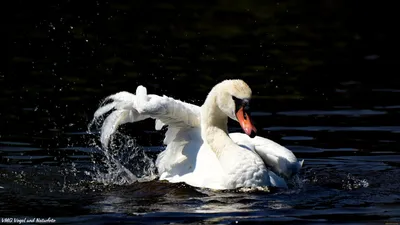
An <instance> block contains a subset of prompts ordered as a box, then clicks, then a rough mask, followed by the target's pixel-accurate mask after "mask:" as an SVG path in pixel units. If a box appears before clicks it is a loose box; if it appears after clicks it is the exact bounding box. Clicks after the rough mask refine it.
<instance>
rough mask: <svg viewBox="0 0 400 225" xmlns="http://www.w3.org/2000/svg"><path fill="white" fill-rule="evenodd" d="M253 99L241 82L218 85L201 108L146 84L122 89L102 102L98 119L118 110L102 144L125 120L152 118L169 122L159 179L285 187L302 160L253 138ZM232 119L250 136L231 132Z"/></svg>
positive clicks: (208, 185)
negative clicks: (132, 89)
mask: <svg viewBox="0 0 400 225" xmlns="http://www.w3.org/2000/svg"><path fill="white" fill-rule="evenodd" d="M250 98H251V89H250V88H249V86H248V85H247V84H246V83H245V82H244V81H242V80H225V81H223V82H221V83H219V84H217V85H216V86H214V88H212V90H211V92H210V93H209V94H208V96H207V98H206V100H205V102H204V104H203V105H202V106H201V107H199V106H196V105H193V104H189V103H185V102H182V101H179V100H175V99H173V98H169V97H167V96H162V97H161V96H158V95H151V94H149V95H148V94H147V90H146V88H145V87H143V86H139V87H138V88H137V90H136V95H134V94H131V93H128V92H120V93H117V94H114V95H111V96H109V97H107V98H106V99H105V101H104V102H106V101H109V100H112V101H111V102H110V103H108V104H105V105H104V104H103V106H101V107H100V108H99V109H98V110H97V111H96V112H95V114H94V117H95V119H98V118H99V117H101V116H102V115H104V114H105V113H107V112H109V111H111V110H112V109H115V110H114V111H113V112H112V113H111V114H109V115H108V116H107V117H106V118H105V120H104V122H103V125H102V128H101V143H102V145H103V147H104V148H107V146H108V143H109V140H110V138H112V135H113V133H114V132H115V131H116V129H117V128H118V126H119V125H121V124H124V123H128V122H137V121H140V120H144V119H147V118H153V119H156V129H157V130H160V129H161V128H162V127H163V126H164V125H167V126H168V130H167V132H166V134H165V139H164V144H165V145H166V149H165V150H164V151H163V152H161V153H160V154H159V155H158V157H157V160H156V166H157V169H158V172H159V175H160V180H167V181H169V182H172V183H177V182H185V183H187V184H189V185H191V186H195V187H204V188H211V189H220V190H221V189H236V188H241V187H250V188H251V187H260V186H261V187H262V186H275V187H282V188H287V184H286V181H285V178H289V177H291V176H292V175H294V174H296V173H297V172H298V171H299V170H300V168H301V167H302V164H303V161H298V160H297V158H296V157H295V155H294V154H293V153H292V152H291V151H290V150H288V149H286V148H285V147H283V146H281V145H279V144H277V143H275V142H273V141H271V140H268V139H266V138H262V137H259V136H255V132H256V129H255V127H254V126H253V124H252V122H251V119H250V115H249V100H250ZM228 117H229V118H231V119H233V120H236V121H238V122H239V123H240V125H241V127H242V128H243V130H244V132H245V133H246V134H243V133H230V134H228V128H227V123H228ZM254 136H255V137H254ZM278 174H279V175H280V176H278Z"/></svg>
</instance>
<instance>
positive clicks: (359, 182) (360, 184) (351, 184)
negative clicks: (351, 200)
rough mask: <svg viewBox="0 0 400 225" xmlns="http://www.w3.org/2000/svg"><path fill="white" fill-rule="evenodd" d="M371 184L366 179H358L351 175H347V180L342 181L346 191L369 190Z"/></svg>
mask: <svg viewBox="0 0 400 225" xmlns="http://www.w3.org/2000/svg"><path fill="white" fill-rule="evenodd" d="M368 186H369V183H368V181H367V180H366V179H358V178H356V177H355V176H353V175H351V174H350V173H349V174H347V178H346V179H343V180H342V187H343V189H346V190H350V191H351V190H354V189H358V188H367V187H368Z"/></svg>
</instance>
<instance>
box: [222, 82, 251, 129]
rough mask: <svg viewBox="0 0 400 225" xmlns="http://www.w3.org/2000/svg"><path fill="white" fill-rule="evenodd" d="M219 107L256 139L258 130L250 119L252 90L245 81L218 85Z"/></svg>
mask: <svg viewBox="0 0 400 225" xmlns="http://www.w3.org/2000/svg"><path fill="white" fill-rule="evenodd" d="M217 87H218V88H217V89H216V90H217V93H216V95H217V96H216V101H217V104H218V107H219V108H220V109H221V111H222V112H223V113H225V114H226V115H227V116H228V117H229V118H231V119H233V120H235V121H238V122H239V124H240V126H241V127H242V129H243V131H244V132H245V133H246V134H247V135H249V136H250V137H255V136H256V132H257V129H256V128H255V127H254V125H253V123H252V120H251V117H250V99H251V89H250V87H249V85H247V84H246V83H245V82H244V81H243V80H225V81H223V82H221V83H220V84H218V85H217Z"/></svg>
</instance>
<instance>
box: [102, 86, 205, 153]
mask: <svg viewBox="0 0 400 225" xmlns="http://www.w3.org/2000/svg"><path fill="white" fill-rule="evenodd" d="M111 111H112V112H111ZM109 112H111V113H110V114H109V115H108V116H106V118H105V119H104V122H103V124H102V127H101V137H100V140H101V143H102V145H103V147H105V148H106V147H108V144H109V141H110V139H111V138H112V136H113V134H114V133H115V131H116V130H117V129H118V127H119V126H121V125H122V124H125V123H133V122H138V121H141V120H145V119H148V118H153V119H155V120H156V124H155V128H156V129H157V130H160V129H161V128H162V127H163V126H165V125H167V126H168V128H169V131H167V134H166V137H165V139H164V143H165V144H168V143H170V142H171V140H173V138H174V137H175V135H176V134H177V133H178V132H179V131H180V130H181V129H186V128H192V127H199V126H200V107H199V106H196V105H193V104H190V103H186V102H182V101H179V100H176V99H173V98H170V97H167V96H158V95H153V94H149V95H148V94H147V89H146V88H145V87H143V86H138V87H137V89H136V94H132V93H129V92H125V91H123V92H119V93H116V94H113V95H110V96H108V97H106V98H105V99H104V101H103V103H102V104H101V106H100V107H99V108H98V109H97V110H96V112H95V113H94V120H95V121H97V120H99V119H100V118H102V117H103V116H104V115H105V114H107V113H109Z"/></svg>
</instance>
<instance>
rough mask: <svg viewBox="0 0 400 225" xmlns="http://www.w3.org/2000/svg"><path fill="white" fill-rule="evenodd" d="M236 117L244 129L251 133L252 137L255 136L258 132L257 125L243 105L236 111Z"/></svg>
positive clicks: (248, 133)
mask: <svg viewBox="0 0 400 225" xmlns="http://www.w3.org/2000/svg"><path fill="white" fill-rule="evenodd" d="M236 118H237V119H238V120H239V124H240V126H241V127H242V129H243V131H244V132H245V133H246V134H247V135H249V136H250V137H252V138H253V137H255V136H256V133H257V129H256V127H255V126H254V125H253V123H252V122H251V119H250V116H249V114H247V113H246V112H245V110H244V109H243V107H241V108H240V109H239V110H238V111H237V112H236Z"/></svg>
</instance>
